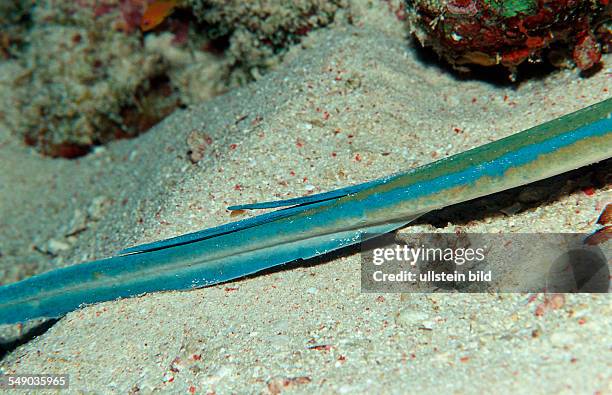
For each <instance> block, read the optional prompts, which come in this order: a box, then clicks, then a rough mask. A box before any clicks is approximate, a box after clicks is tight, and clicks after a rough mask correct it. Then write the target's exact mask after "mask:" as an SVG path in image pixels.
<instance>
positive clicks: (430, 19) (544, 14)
mask: <svg viewBox="0 0 612 395" xmlns="http://www.w3.org/2000/svg"><path fill="white" fill-rule="evenodd" d="M406 3H407V5H408V7H409V8H410V10H411V11H412V13H411V22H412V29H413V33H414V34H415V35H416V37H417V38H418V39H419V41H420V42H421V43H422V44H423V45H427V46H431V47H433V48H434V50H435V51H436V52H437V53H438V54H440V55H441V56H443V57H444V58H445V59H446V60H448V61H449V62H450V63H451V64H453V65H454V66H457V67H462V65H467V64H478V65H483V66H492V65H496V64H501V65H504V66H506V67H507V68H509V69H510V70H514V69H515V68H516V67H517V66H518V65H519V64H521V63H523V62H525V61H528V60H529V61H540V60H542V59H543V58H544V56H545V55H547V54H548V53H549V52H551V51H563V50H564V48H569V54H571V57H572V59H573V61H574V63H575V64H576V66H578V68H580V69H581V70H587V69H590V68H592V67H593V66H595V65H596V64H597V63H598V62H599V61H600V59H601V50H602V46H601V45H600V43H599V42H598V38H599V39H604V40H605V38H602V37H601V34H598V33H597V29H598V28H599V27H600V26H601V25H602V24H603V23H605V22H606V21H610V19H611V16H612V6H611V5H610V3H609V1H608V0H600V1H599V3H598V2H597V1H592V0H557V1H546V0H524V1H516V0H513V1H501V0H452V1H449V2H444V1H431V0H422V1H421V0H407V1H406ZM604 45H605V44H604Z"/></svg>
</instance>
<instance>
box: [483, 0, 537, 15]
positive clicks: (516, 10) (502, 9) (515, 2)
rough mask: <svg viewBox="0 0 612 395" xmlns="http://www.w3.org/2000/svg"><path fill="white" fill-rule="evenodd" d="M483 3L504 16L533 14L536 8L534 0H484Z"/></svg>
mask: <svg viewBox="0 0 612 395" xmlns="http://www.w3.org/2000/svg"><path fill="white" fill-rule="evenodd" d="M484 3H485V4H486V5H488V6H489V7H491V9H493V10H495V12H496V13H498V14H499V15H501V16H503V17H505V18H511V17H513V16H516V15H533V14H534V13H535V12H536V10H537V8H538V2H537V1H536V0H484Z"/></svg>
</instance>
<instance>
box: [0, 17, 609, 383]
mask: <svg viewBox="0 0 612 395" xmlns="http://www.w3.org/2000/svg"><path fill="white" fill-rule="evenodd" d="M381 19H382V20H383V22H384V23H381ZM410 45H411V43H410V41H409V40H407V38H406V31H405V29H404V27H403V25H402V24H401V22H399V21H396V20H395V19H393V18H390V17H384V16H381V15H376V14H375V13H374V14H372V15H371V16H366V17H364V18H363V20H362V21H361V22H360V23H359V24H358V25H357V26H352V27H346V26H336V27H333V28H329V29H325V30H321V31H318V32H313V33H312V34H311V35H310V36H309V37H308V38H307V39H306V41H305V42H304V43H303V45H302V48H296V49H294V50H293V51H292V52H291V53H290V55H289V56H288V57H287V58H286V61H285V63H284V64H283V65H282V67H280V68H279V69H277V70H276V71H274V72H272V73H270V74H268V75H267V76H265V77H263V78H262V79H261V80H259V81H257V82H255V83H252V84H250V85H248V86H246V87H244V88H241V89H238V90H235V91H232V92H230V93H229V94H226V95H224V96H222V97H218V98H216V99H214V100H212V101H210V102H207V103H204V104H202V105H200V106H198V107H194V108H190V109H188V110H185V111H181V112H178V113H176V114H174V115H173V116H171V117H170V118H168V119H166V120H165V121H164V122H162V123H161V124H160V125H158V126H157V127H155V128H154V129H153V130H152V131H150V132H149V133H147V134H145V135H142V136H141V137H139V138H137V139H134V140H124V141H118V142H115V143H113V144H110V145H109V146H107V147H105V148H101V149H97V150H96V151H95V152H94V153H93V154H91V155H88V156H86V157H84V158H82V159H80V160H75V161H65V160H52V159H48V158H42V157H38V156H37V155H35V154H33V153H32V151H31V150H30V149H28V148H25V147H23V146H22V145H21V144H20V143H18V142H16V141H14V139H13V138H12V137H10V136H9V135H8V132H7V131H6V130H4V129H0V163H2V172H0V202H1V204H0V225H1V226H0V240H1V241H2V242H1V244H0V251H1V254H2V255H1V256H0V270H2V274H3V277H4V282H10V281H15V280H17V279H21V278H23V277H25V276H27V275H30V274H34V273H39V272H43V271H46V270H49V269H52V268H54V267H59V266H65V265H68V264H69V263H77V262H82V261H85V260H90V259H96V258H102V257H105V256H108V255H111V254H113V253H114V252H116V251H118V250H119V249H121V248H124V247H126V246H130V245H134V244H136V243H141V242H148V241H152V240H157V239H160V238H166V237H170V236H174V235H178V234H181V233H185V232H189V231H194V230H198V229H201V228H205V227H209V226H212V225H216V224H220V223H224V222H228V221H230V220H234V219H239V218H241V217H234V218H231V217H230V214H229V212H228V211H227V210H226V209H225V207H226V206H227V205H230V204H237V203H241V202H253V201H259V200H268V199H274V198H286V197H295V196H301V195H305V194H308V193H316V192H321V191H326V190H330V189H334V188H338V187H342V186H346V185H349V184H353V183H357V182H361V181H365V180H370V179H373V178H377V177H380V176H383V175H386V174H389V173H393V172H397V171H399V170H402V169H409V168H411V167H414V166H417V165H421V164H424V163H427V162H430V161H432V160H434V159H436V158H441V157H444V156H447V155H451V154H455V153H458V152H461V151H464V150H466V149H469V148H471V147H474V146H478V145H481V144H483V143H486V142H489V141H492V140H495V139H498V138H500V137H503V136H507V135H510V134H512V133H515V132H517V131H519V130H522V129H524V128H527V127H530V126H534V125H536V124H538V123H541V122H544V121H547V120H550V119H552V118H555V117H557V116H560V115H562V114H565V113H569V112H571V111H574V110H577V109H579V108H582V107H585V106H587V105H590V104H593V103H596V102H598V101H600V100H603V99H605V98H607V97H609V96H610V89H612V79H611V77H612V70H611V69H610V66H609V65H610V64H612V57H610V56H606V57H604V61H605V66H604V68H603V69H602V70H601V71H599V72H598V73H596V74H595V75H593V76H591V77H590V78H582V77H581V76H579V75H578V73H577V72H576V71H574V70H561V71H558V72H555V73H552V74H550V75H548V76H546V77H543V78H533V79H531V80H529V81H526V82H523V83H521V84H520V85H519V86H518V87H516V86H511V85H507V86H500V85H495V84H492V83H490V82H486V81H481V80H478V79H473V78H472V79H470V78H467V79H463V80H460V79H458V78H456V76H453V75H451V74H450V73H449V72H448V70H446V69H444V68H443V67H441V66H440V65H438V64H435V63H432V62H428V61H424V60H423V58H422V57H421V56H418V55H417V53H416V51H415V49H414V48H411V46H410ZM456 128H458V130H459V132H458V130H455V129H456ZM194 131H195V132H197V133H205V134H206V135H208V136H209V137H211V139H212V142H211V144H210V145H207V146H206V147H205V148H204V155H203V159H201V160H200V161H199V162H197V163H196V164H192V163H191V161H190V159H189V155H188V154H187V152H188V150H189V147H188V144H187V140H188V136H189V135H190V133H192V132H194ZM608 170H609V169H606V168H605V167H602V165H599V166H594V167H591V168H589V169H588V170H587V171H583V172H581V173H579V174H578V175H576V176H573V177H569V178H566V179H564V180H563V181H562V187H560V188H558V189H557V190H555V191H553V192H551V194H550V195H547V194H545V195H544V196H541V197H540V198H538V199H537V201H536V202H535V203H530V204H526V205H523V206H518V207H517V206H516V205H514V206H513V208H512V209H511V210H510V215H508V214H504V213H503V212H502V210H492V211H489V212H484V213H482V212H474V213H470V212H469V208H470V206H469V205H467V206H463V207H466V210H467V214H465V216H464V217H465V218H460V217H461V216H457V215H451V214H448V218H446V217H445V216H444V215H445V214H444V213H442V214H439V215H438V216H437V217H435V216H433V217H430V218H429V219H427V218H425V219H424V220H422V221H421V222H419V224H417V225H416V226H409V227H407V228H405V230H404V231H405V232H415V231H444V232H454V231H456V230H457V229H458V228H461V230H462V231H464V232H588V231H591V230H593V229H594V223H595V220H596V218H597V215H598V214H599V211H600V210H601V209H602V207H603V205H604V203H605V202H606V201H610V200H612V192H611V189H610V185H606V184H605V183H604V184H599V185H598V184H597V183H596V182H595V181H593V180H597V179H600V178H601V177H602V175H603V176H605V175H606V173H607V172H608ZM589 188H594V189H593V190H594V193H592V194H591V193H590V192H591V190H590V189H589ZM585 190H587V191H589V193H585ZM507 199H509V205H513V204H514V203H516V199H514V200H513V198H512V197H510V198H507ZM502 206H503V204H502ZM88 211H89V214H88ZM503 211H506V212H508V210H503ZM432 223H433V224H435V225H437V226H438V227H434V226H433V225H432ZM446 223H447V225H446V226H444V224H446ZM77 230H78V232H77V233H76V234H75V235H73V236H69V237H66V235H67V234H70V233H74V232H75V231H77ZM45 251H47V252H45ZM50 253H53V254H57V256H56V257H52V256H51V255H49V254H50ZM528 298H529V295H527V294H499V295H498V294H475V295H474V294H472V295H459V294H453V295H440V294H433V295H432V294H430V295H426V294H408V295H399V294H384V295H379V294H367V293H361V290H360V257H359V254H358V253H355V252H352V253H346V254H340V255H339V256H336V257H334V258H333V259H321V260H317V261H316V262H314V263H313V264H308V265H298V266H297V267H296V266H295V265H294V266H293V267H291V268H290V269H289V270H279V271H273V272H271V273H268V274H265V275H260V276H254V277H252V278H249V279H245V280H241V281H236V282H233V283H230V284H225V285H220V286H213V287H210V288H205V289H199V290H193V291H189V292H166V293H156V294H150V295H145V296H141V297H137V298H132V299H126V300H119V301H111V302H106V303H100V304H97V305H93V306H89V307H86V308H83V309H81V310H78V311H75V312H72V313H69V314H68V315H67V316H66V317H64V318H63V319H61V320H60V321H58V322H57V323H56V324H55V325H53V326H52V327H51V328H50V329H49V330H48V331H47V332H45V333H44V334H42V335H40V336H38V337H36V338H34V339H32V340H30V341H28V342H27V343H25V344H23V345H21V346H20V347H18V348H16V349H15V350H13V351H12V352H10V353H8V354H7V355H5V357H4V358H3V360H2V361H1V362H0V363H1V368H2V370H3V371H4V372H11V373H12V372H20V373H67V374H70V391H71V392H74V393H79V392H82V393H92V392H94V393H128V392H130V393H152V392H173V393H189V392H190V391H195V392H196V393H212V392H215V393H217V394H223V393H260V392H263V393H266V392H272V393H276V392H277V390H280V391H282V392H285V391H286V392H287V393H312V392H316V393H406V392H408V393H441V392H443V393H480V392H495V393H526V392H529V393H611V392H612V355H611V351H612V350H611V347H612V343H611V342H610V339H611V338H610V328H611V327H612V318H611V317H612V315H611V313H612V309H611V304H610V298H609V296H608V295H599V296H596V295H568V296H567V297H566V298H565V303H564V305H563V306H561V307H559V308H557V309H549V310H547V311H546V312H545V314H544V315H542V316H536V314H535V310H536V307H537V306H538V305H539V304H540V303H542V301H543V296H542V295H539V296H538V299H537V300H535V301H533V302H531V303H528ZM29 327H31V325H30V326H26V327H25V328H23V329H22V331H26V332H27V330H28V328H29ZM18 329H19V328H17V327H15V326H12V327H4V328H3V333H4V335H3V336H4V338H5V340H14V339H15V337H16V336H19V331H18ZM313 346H318V347H313Z"/></svg>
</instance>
